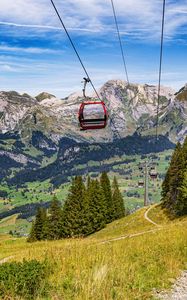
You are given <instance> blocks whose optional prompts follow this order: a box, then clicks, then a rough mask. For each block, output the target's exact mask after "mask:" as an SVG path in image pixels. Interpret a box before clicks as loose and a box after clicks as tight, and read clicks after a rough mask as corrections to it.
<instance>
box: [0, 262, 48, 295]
mask: <svg viewBox="0 0 187 300" xmlns="http://www.w3.org/2000/svg"><path fill="white" fill-rule="evenodd" d="M50 270H51V268H49V264H48V262H47V261H43V262H39V261H37V260H31V261H26V260H23V262H11V263H4V264H2V265H1V266H0V298H1V299H5V298H6V297H13V298H14V297H15V296H18V297H23V299H36V297H37V296H39V295H40V296H46V295H47V290H48V289H49V284H48V277H49V274H50V272H51V271H50ZM7 299H8V298H7ZM14 299H16V298H14Z"/></svg>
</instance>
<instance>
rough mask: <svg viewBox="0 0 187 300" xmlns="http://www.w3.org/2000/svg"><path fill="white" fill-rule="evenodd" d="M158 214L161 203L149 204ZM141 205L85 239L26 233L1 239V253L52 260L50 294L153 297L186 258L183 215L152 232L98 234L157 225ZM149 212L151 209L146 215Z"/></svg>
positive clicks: (85, 299) (97, 298)
mask: <svg viewBox="0 0 187 300" xmlns="http://www.w3.org/2000/svg"><path fill="white" fill-rule="evenodd" d="M153 211H154V212H157V214H156V216H155V219H154V220H155V221H158V214H160V215H162V212H161V211H160V208H159V207H157V208H155V209H153ZM143 214H144V209H141V210H140V211H138V212H136V213H135V214H134V215H131V216H128V217H126V218H124V219H121V220H120V221H116V222H113V223H112V224H110V225H108V226H107V228H105V229H103V230H102V231H100V232H98V233H97V234H94V235H92V237H89V238H87V239H83V240H82V239H76V240H72V239H71V240H64V241H63V240H62V241H51V242H49V241H46V242H37V243H34V244H28V243H26V241H25V239H17V240H5V241H3V242H2V241H1V245H0V257H6V256H10V255H11V256H13V258H12V259H11V260H22V259H23V258H26V259H32V258H36V259H39V260H43V259H44V258H45V257H48V258H49V260H50V261H51V262H52V263H53V264H55V272H54V274H53V275H52V276H51V278H50V282H51V284H52V288H51V295H50V297H49V298H48V299H60V300H61V299H63V300H71V299H75V300H92V299H93V300H105V299H106V300H112V299H116V300H141V299H142V300H143V299H153V296H152V293H153V292H152V291H153V288H156V289H164V288H168V287H169V286H170V285H171V282H172V280H171V279H173V278H176V277H177V276H178V275H179V273H180V270H182V269H184V268H185V267H186V266H185V263H186V258H187V235H186V231H185V225H186V224H185V223H186V221H187V218H183V219H182V220H177V221H175V222H171V221H168V222H165V221H166V220H165V221H164V222H163V220H162V218H161V219H160V223H162V222H163V226H162V228H159V230H157V231H155V233H147V234H145V235H141V236H137V237H132V238H127V239H123V240H119V241H115V242H107V243H104V244H102V243H101V240H104V239H106V240H108V239H109V238H112V237H117V236H121V235H126V234H129V233H132V232H133V233H137V232H140V231H142V230H144V231H146V230H150V229H153V228H155V227H154V225H152V224H150V223H149V222H148V221H146V220H145V219H144V218H143ZM152 214H153V212H152V211H150V213H149V217H151V216H152Z"/></svg>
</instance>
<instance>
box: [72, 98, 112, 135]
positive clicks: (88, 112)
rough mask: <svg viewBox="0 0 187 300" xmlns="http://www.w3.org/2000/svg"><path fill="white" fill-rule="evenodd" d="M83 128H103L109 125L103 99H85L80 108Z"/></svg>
mask: <svg viewBox="0 0 187 300" xmlns="http://www.w3.org/2000/svg"><path fill="white" fill-rule="evenodd" d="M78 117H79V124H80V128H81V130H88V129H102V128H105V127H106V125H107V119H108V113H107V109H106V106H105V103H104V102H103V101H99V100H96V101H84V102H83V103H81V105H80V108H79V114H78Z"/></svg>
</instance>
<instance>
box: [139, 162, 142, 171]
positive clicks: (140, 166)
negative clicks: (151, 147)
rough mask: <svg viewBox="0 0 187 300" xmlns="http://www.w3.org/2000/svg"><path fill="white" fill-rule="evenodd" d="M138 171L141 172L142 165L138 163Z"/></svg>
mask: <svg viewBox="0 0 187 300" xmlns="http://www.w3.org/2000/svg"><path fill="white" fill-rule="evenodd" d="M138 169H139V171H143V164H141V163H140V164H139V165H138Z"/></svg>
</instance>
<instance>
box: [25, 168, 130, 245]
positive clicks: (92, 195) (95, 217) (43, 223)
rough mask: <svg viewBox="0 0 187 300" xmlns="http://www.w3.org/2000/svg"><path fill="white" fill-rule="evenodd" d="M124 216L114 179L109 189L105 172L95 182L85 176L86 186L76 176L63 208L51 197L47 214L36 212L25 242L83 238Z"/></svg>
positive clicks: (40, 211)
mask: <svg viewBox="0 0 187 300" xmlns="http://www.w3.org/2000/svg"><path fill="white" fill-rule="evenodd" d="M124 215H125V207H124V202H123V197H122V195H121V192H120V190H119V186H118V182H117V179H116V177H114V179H113V182H112V185H111V183H110V180H109V177H108V175H107V173H106V172H103V173H102V174H101V176H100V179H99V180H98V179H91V178H90V177H89V176H88V178H87V182H86V184H85V183H84V182H83V179H82V177H81V176H76V177H74V178H73V179H72V183H71V186H70V190H69V194H68V196H67V199H66V201H65V203H64V205H63V207H62V206H61V204H60V202H59V201H58V199H57V198H56V197H55V196H54V198H53V200H52V201H51V206H50V208H49V209H48V210H47V209H45V208H42V207H40V208H38V210H37V213H36V217H35V219H34V221H33V223H32V228H31V232H30V235H29V237H28V241H29V242H34V241H37V240H46V239H49V240H56V239H61V238H70V237H85V236H87V235H90V234H92V233H94V232H96V231H98V230H100V229H102V228H104V227H105V226H106V224H108V223H110V222H112V221H114V220H117V219H119V218H122V217H123V216H124Z"/></svg>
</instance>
